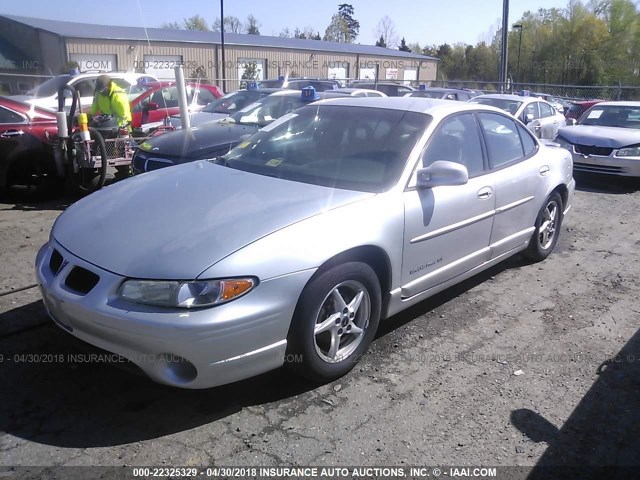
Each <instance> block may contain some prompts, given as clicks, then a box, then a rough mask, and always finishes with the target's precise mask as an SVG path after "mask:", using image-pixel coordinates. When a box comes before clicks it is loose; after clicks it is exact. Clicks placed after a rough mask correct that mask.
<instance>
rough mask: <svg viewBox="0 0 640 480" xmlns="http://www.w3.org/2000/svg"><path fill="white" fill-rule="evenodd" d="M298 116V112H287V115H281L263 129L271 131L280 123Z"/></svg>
mask: <svg viewBox="0 0 640 480" xmlns="http://www.w3.org/2000/svg"><path fill="white" fill-rule="evenodd" d="M297 116H298V114H297V113H287V114H286V115H283V116H281V117H280V118H278V119H277V120H276V121H275V122H273V123H270V124H269V125H267V126H266V127H263V128H262V129H261V131H262V132H269V131H271V130H273V129H274V128H276V127H277V126H278V125H282V124H283V123H284V122H287V121H289V120H291V119H292V118H296V117H297Z"/></svg>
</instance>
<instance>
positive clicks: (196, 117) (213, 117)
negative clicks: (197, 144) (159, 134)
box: [171, 112, 229, 127]
mask: <svg viewBox="0 0 640 480" xmlns="http://www.w3.org/2000/svg"><path fill="white" fill-rule="evenodd" d="M228 116H229V115H228V114H226V113H209V112H194V113H192V114H191V115H189V120H190V121H191V126H192V127H197V126H200V125H202V124H204V123H208V122H215V121H218V120H222V119H223V118H226V117H228ZM171 124H172V125H173V126H174V127H177V126H181V125H182V120H181V119H180V115H171Z"/></svg>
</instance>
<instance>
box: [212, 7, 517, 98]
mask: <svg viewBox="0 0 640 480" xmlns="http://www.w3.org/2000/svg"><path fill="white" fill-rule="evenodd" d="M505 1H508V0H505ZM220 48H221V49H222V91H223V92H226V91H227V85H226V83H227V82H226V81H225V71H224V70H225V61H224V0H220Z"/></svg>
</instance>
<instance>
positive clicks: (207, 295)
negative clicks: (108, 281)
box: [118, 277, 258, 308]
mask: <svg viewBox="0 0 640 480" xmlns="http://www.w3.org/2000/svg"><path fill="white" fill-rule="evenodd" d="M257 284H258V281H257V279H255V278H251V277H247V278H226V279H220V280H193V281H164V280H127V281H125V282H124V283H123V284H122V285H121V286H120V289H119V291H118V294H119V295H120V297H121V298H124V299H126V300H129V301H131V302H136V303H144V304H147V305H157V306H160V307H181V308H197V307H210V306H213V305H219V304H222V303H226V302H230V301H231V300H235V299H236V298H239V297H241V296H243V295H245V294H247V293H249V292H250V291H251V290H252V289H253V288H254V287H255V286H256V285H257Z"/></svg>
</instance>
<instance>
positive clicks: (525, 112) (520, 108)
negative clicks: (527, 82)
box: [469, 94, 567, 140]
mask: <svg viewBox="0 0 640 480" xmlns="http://www.w3.org/2000/svg"><path fill="white" fill-rule="evenodd" d="M469 101H470V102H472V103H480V104H482V105H491V106H493V107H497V108H500V109H502V110H505V111H507V112H509V113H510V114H511V115H513V116H514V117H516V118H517V119H518V120H520V121H521V122H522V123H524V124H525V125H526V126H527V128H528V129H529V130H531V131H532V132H533V133H535V135H536V137H538V138H542V139H545V140H553V139H554V138H555V137H556V135H557V134H558V129H560V128H562V127H564V126H566V125H567V122H566V120H565V118H564V115H562V114H561V113H560V112H558V111H557V110H556V109H555V108H554V107H553V106H552V105H551V104H550V103H549V102H547V101H545V100H542V99H540V98H536V97H523V96H520V95H507V94H504V95H503V94H488V95H478V96H477V97H474V98H472V99H471V100H469Z"/></svg>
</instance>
